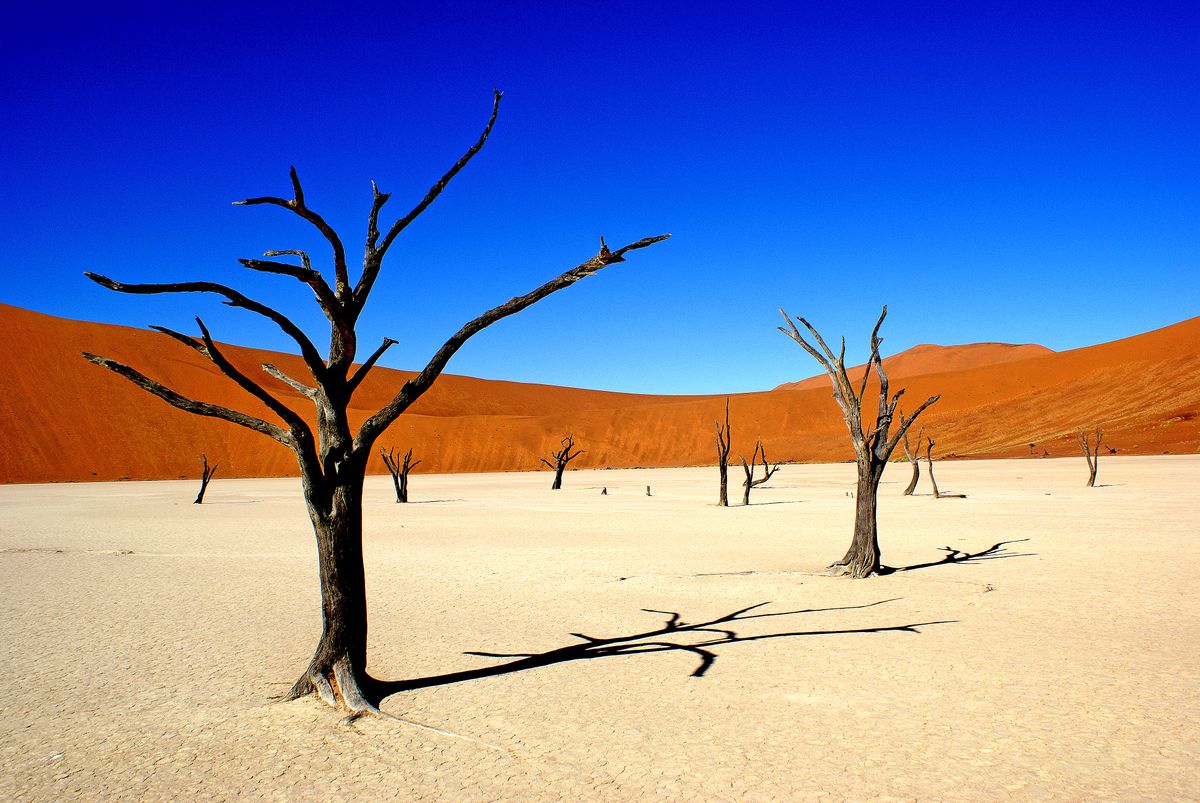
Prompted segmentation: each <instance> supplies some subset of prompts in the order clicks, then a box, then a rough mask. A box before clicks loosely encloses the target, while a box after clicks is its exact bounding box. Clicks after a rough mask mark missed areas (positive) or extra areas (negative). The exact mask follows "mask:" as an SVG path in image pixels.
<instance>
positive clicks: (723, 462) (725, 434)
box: [713, 396, 732, 507]
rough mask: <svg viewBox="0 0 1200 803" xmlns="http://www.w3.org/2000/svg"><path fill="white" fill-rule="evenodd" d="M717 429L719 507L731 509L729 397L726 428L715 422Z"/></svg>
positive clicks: (726, 408) (726, 399)
mask: <svg viewBox="0 0 1200 803" xmlns="http://www.w3.org/2000/svg"><path fill="white" fill-rule="evenodd" d="M713 425H714V426H715V427H716V428H717V471H718V472H719V473H720V475H721V495H720V496H719V497H718V498H717V506H718V507H729V447H730V445H731V443H732V434H731V433H732V430H731V429H730V428H729V397H728V396H726V397H725V426H724V427H722V426H721V423H720V422H719V421H714V422H713Z"/></svg>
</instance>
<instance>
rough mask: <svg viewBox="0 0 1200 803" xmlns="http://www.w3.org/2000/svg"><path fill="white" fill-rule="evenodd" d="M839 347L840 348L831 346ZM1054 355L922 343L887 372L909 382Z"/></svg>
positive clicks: (802, 384)
mask: <svg viewBox="0 0 1200 803" xmlns="http://www.w3.org/2000/svg"><path fill="white" fill-rule="evenodd" d="M831 345H836V344H831ZM1053 353H1054V352H1053V351H1051V350H1050V349H1048V348H1046V347H1045V346H1038V345H1034V344H1032V343H1025V344H1021V345H1014V344H1012V343H969V344H967V345H965V346H935V345H933V344H931V343H922V344H921V345H919V346H913V347H912V348H910V349H908V350H907V351H902V352H900V353H899V354H893V355H892V356H891V357H885V358H884V360H883V367H884V370H886V371H887V375H888V379H889V380H896V379H907V378H908V377H910V376H921V375H922V374H942V373H947V372H950V371H966V370H970V369H971V368H982V367H983V366H985V365H997V364H999V363H1003V362H1013V361H1014V360H1025V359H1028V358H1030V357H1041V356H1043V355H1046V354H1053ZM865 367H866V366H864V365H856V366H854V367H853V368H851V369H850V370H848V371H847V372H846V373H847V374H849V376H850V378H851V379H853V380H856V381H857V380H859V379H861V378H862V375H863V369H864V368H865ZM827 384H829V379H828V377H826V376H825V374H818V375H815V376H810V377H809V378H808V379H801V380H800V381H799V382H785V383H784V384H782V385H780V386H778V387H777V388H775V389H776V390H801V389H804V388H821V387H825V386H826V385H827Z"/></svg>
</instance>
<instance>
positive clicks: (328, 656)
mask: <svg viewBox="0 0 1200 803" xmlns="http://www.w3.org/2000/svg"><path fill="white" fill-rule="evenodd" d="M346 473H347V474H354V473H355V472H354V470H353V469H350V470H349V471H347V472H346ZM322 486H323V487H322ZM305 498H306V501H307V503H308V514H309V518H310V519H311V520H312V524H313V532H314V534H315V535H316V539H317V572H318V575H319V577H320V581H321V637H320V639H319V640H318V641H317V647H316V649H315V650H314V651H313V656H312V659H311V660H310V661H309V664H308V668H307V669H306V670H305V671H304V674H303V675H301V677H300V679H299V680H297V681H296V684H295V685H294V686H293V687H292V690H291V692H290V693H289V694H288V695H287V696H289V697H300V696H303V695H305V694H308V693H310V692H313V691H315V692H317V694H319V695H320V696H321V698H322V699H323V700H325V701H326V702H328V703H330V704H336V702H337V700H338V698H339V697H340V698H341V700H342V701H343V702H344V703H345V704H346V705H347V707H349V708H350V710H351V711H361V710H362V709H363V708H364V704H365V705H366V706H368V707H369V706H370V705H371V704H370V702H369V700H368V698H367V694H366V692H365V691H364V689H366V687H367V686H368V685H369V683H370V678H369V677H368V675H367V671H366V670H367V593H366V574H365V571H364V569H363V553H362V476H361V474H360V475H359V476H358V477H357V478H356V477H354V476H349V477H343V479H342V482H341V484H338V485H335V486H334V487H332V489H329V486H328V483H326V481H325V480H323V479H321V480H318V481H317V482H316V483H310V482H308V481H306V482H305Z"/></svg>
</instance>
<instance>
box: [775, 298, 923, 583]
mask: <svg viewBox="0 0 1200 803" xmlns="http://www.w3.org/2000/svg"><path fill="white" fill-rule="evenodd" d="M779 313H780V314H781V315H783V319H784V320H785V321H786V322H787V327H786V328H784V327H782V326H781V327H779V331H781V332H783V333H784V334H785V335H787V336H788V337H790V338H791V339H792V340H795V341H796V342H797V343H799V344H800V346H801V348H803V349H804V350H805V351H807V352H808V353H809V354H810V355H812V357H813V359H815V360H816V361H817V362H818V363H820V365H821V367H822V368H824V369H825V373H826V374H828V375H829V379H830V381H831V382H832V383H833V398H834V401H836V402H837V404H838V407H840V408H841V410H842V418H843V419H844V420H845V422H846V429H847V430H849V432H850V440H851V441H852V442H853V444H854V455H855V462H856V463H857V464H858V486H857V489H856V491H855V494H854V498H855V513H854V538H853V539H852V540H851V542H850V548H849V549H848V550H847V551H846V554H845V556H844V557H842V559H841V560H839V561H838V562H837V563H835V564H833V566H844V567H845V570H844V573H845V574H847V575H849V576H850V577H867V576H869V575H871V574H874V573H876V572H878V571H879V568H880V562H879V557H880V553H879V529H878V523H877V521H876V508H877V497H878V493H879V480H880V479H881V478H882V477H883V472H884V469H886V468H887V464H888V459H889V458H890V457H891V456H892V452H893V451H895V449H896V444H897V443H899V441H900V439H901V438H903V437H904V433H905V432H907V431H908V428H909V427H910V426H912V423H913V422H914V421H916V420H917V416H919V415H920V414H921V413H923V412H924V411H925V408H926V407H928V406H929V405H931V404H933V403H934V402H936V401H937V400H938V399H939V398H941V397H940V396H931V397H930V398H928V399H926V400H925V401H924V402H922V403H921V405H920V406H919V407H918V408H917V409H916V410H915V411H914V412H913V414H912V415H910V416H904V415H901V416H900V420H899V426H898V427H897V429H896V432H895V433H894V434H890V433H891V429H892V423H893V419H894V417H895V415H896V405H897V404H898V403H899V402H900V397H901V396H902V395H904V389H903V388H901V389H900V390H898V391H896V392H895V393H894V394H891V395H889V386H888V378H887V373H886V372H885V371H884V369H883V360H882V359H881V358H880V356H879V346H880V345H881V344H882V343H883V340H882V339H881V338H880V337H879V327H881V326H882V325H883V319H884V318H886V317H887V306H884V308H883V312H881V313H880V315H879V320H878V321H877V322H876V323H875V328H874V329H873V330H872V331H871V356H870V357H869V358H868V359H867V365H866V370H864V371H863V376H862V380H861V381H860V383H859V386H858V389H857V391H856V390H855V388H854V385H853V384H851V382H850V377H849V376H847V374H846V363H845V357H846V338H844V337H843V338H842V347H841V350H840V351H839V352H838V353H837V354H834V353H833V351H831V350H830V348H829V346H827V345H826V344H825V340H824V338H822V337H821V335H820V333H819V332H817V330H816V329H814V328H813V327H812V324H810V323H809V322H808V321H806V320H805V319H803V318H797V319H796V320H797V321H798V322H799V323H800V324H801V325H802V326H803V327H804V328H805V329H807V330H808V332H809V334H810V335H812V337H813V339H814V340H815V341H816V343H817V346H819V347H820V351H818V350H817V349H816V348H814V347H813V346H812V345H810V344H809V342H808V341H807V340H805V339H804V336H803V335H801V334H800V330H799V329H797V328H796V324H795V323H793V322H792V319H791V317H789V316H788V314H787V313H786V312H784V311H783V310H782V309H781V310H780V311H779ZM872 369H873V370H874V371H875V374H876V376H877V377H878V386H879V387H878V396H879V399H878V406H877V411H876V413H875V420H874V422H873V423H872V424H870V425H869V426H864V422H863V410H862V402H863V397H864V394H866V392H867V383H868V381H869V380H870V378H871V371H872Z"/></svg>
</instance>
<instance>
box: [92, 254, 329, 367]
mask: <svg viewBox="0 0 1200 803" xmlns="http://www.w3.org/2000/svg"><path fill="white" fill-rule="evenodd" d="M83 275H84V276H86V277H88V278H89V279H91V280H92V281H93V282H95V283H96V284H98V285H100V286H102V287H107V288H108V289H109V290H115V291H116V292H118V293H130V294H133V295H156V294H159V293H216V294H217V295H222V296H225V298H227V299H228V301H226V302H224V303H225V304H226V305H227V306H230V307H241V308H242V309H247V310H250V311H251V312H255V313H258V314H259V315H262V316H263V317H264V318H268V319H269V320H271V321H274V322H275V324H276V325H277V326H278V327H279V328H280V329H282V330H283V331H284V333H285V334H287V335H289V336H290V337H291V338H292V340H294V341H296V344H297V345H298V346H299V347H300V353H301V355H302V356H303V357H304V362H305V364H306V365H308V368H309V370H310V371H312V373H313V377H314V378H316V379H317V380H318V381H320V379H321V378H323V376H324V374H325V362H324V360H322V359H321V355H320V353H319V352H318V351H317V348H316V346H314V345H313V344H312V341H311V340H309V339H308V335H306V334H304V332H303V331H301V330H300V327H298V326H296V324H294V323H292V322H291V321H290V320H289V319H288V317H287V316H286V315H284V314H283V313H281V312H279V311H277V310H274V309H272V308H270V307H268V306H267V305H266V304H261V303H259V302H257V301H254V300H252V299H249V298H246V296H244V295H242V294H241V293H239V292H238V291H237V290H234V289H233V288H231V287H226V286H225V285H223V284H217V283H216V282H174V283H170V284H125V283H124V282H118V281H116V280H114V279H110V278H108V277H107V276H101V275H100V274H98V273H91V272H90V271H85V272H84V274H83Z"/></svg>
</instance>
